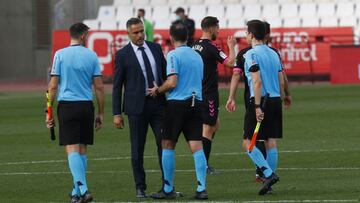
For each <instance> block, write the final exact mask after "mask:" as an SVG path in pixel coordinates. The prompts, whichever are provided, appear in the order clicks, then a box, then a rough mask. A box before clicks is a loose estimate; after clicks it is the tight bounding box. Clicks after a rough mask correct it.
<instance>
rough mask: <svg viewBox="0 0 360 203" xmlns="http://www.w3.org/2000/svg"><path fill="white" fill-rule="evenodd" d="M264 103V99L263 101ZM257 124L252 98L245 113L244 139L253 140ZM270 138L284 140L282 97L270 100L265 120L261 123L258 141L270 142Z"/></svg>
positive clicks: (265, 111)
mask: <svg viewBox="0 0 360 203" xmlns="http://www.w3.org/2000/svg"><path fill="white" fill-rule="evenodd" d="M262 102H263V98H262V99H261V103H262ZM256 123H257V121H256V112H255V105H254V98H251V99H250V103H249V107H248V108H247V109H246V113H245V120H244V139H249V140H251V138H252V136H253V133H254V130H255V126H256ZM269 138H282V104H281V99H280V97H270V98H268V99H267V102H266V105H265V110H264V120H263V121H262V122H261V126H260V129H259V132H258V136H257V140H268V139H269Z"/></svg>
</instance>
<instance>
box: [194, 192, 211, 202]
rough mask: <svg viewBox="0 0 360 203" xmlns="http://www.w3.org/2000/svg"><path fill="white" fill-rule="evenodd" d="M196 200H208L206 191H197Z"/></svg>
mask: <svg viewBox="0 0 360 203" xmlns="http://www.w3.org/2000/svg"><path fill="white" fill-rule="evenodd" d="M194 198H195V199H199V200H205V199H208V194H207V192H206V191H205V190H203V191H201V192H198V191H196V193H195V197H194Z"/></svg>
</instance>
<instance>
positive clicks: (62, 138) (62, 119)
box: [57, 101, 94, 145]
mask: <svg viewBox="0 0 360 203" xmlns="http://www.w3.org/2000/svg"><path fill="white" fill-rule="evenodd" d="M57 114H58V120H59V144H60V145H71V144H86V145H92V144H93V143H94V105H93V103H92V101H60V102H59V105H58V108H57Z"/></svg>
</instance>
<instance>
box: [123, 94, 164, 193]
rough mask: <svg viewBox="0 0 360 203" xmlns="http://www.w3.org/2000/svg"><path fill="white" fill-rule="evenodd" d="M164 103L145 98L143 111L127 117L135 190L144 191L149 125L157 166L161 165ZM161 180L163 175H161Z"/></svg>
mask: <svg viewBox="0 0 360 203" xmlns="http://www.w3.org/2000/svg"><path fill="white" fill-rule="evenodd" d="M164 115H165V101H164V100H163V99H161V98H157V97H156V98H151V97H146V98H145V104H144V109H143V111H142V112H141V113H140V114H139V115H128V119H129V127H130V141H131V163H132V169H133V175H134V180H135V185H136V189H142V190H146V180H145V179H146V175H145V170H144V148H145V142H146V134H147V131H148V127H149V124H150V126H151V128H152V130H153V133H154V135H155V140H156V145H157V154H158V158H159V165H160V168H161V172H162V165H161V154H162V148H161V139H162V133H163V129H164V127H163V126H164ZM162 180H163V173H162Z"/></svg>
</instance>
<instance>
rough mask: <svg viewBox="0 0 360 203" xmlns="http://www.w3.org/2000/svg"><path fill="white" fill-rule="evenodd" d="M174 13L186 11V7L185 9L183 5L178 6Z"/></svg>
mask: <svg viewBox="0 0 360 203" xmlns="http://www.w3.org/2000/svg"><path fill="white" fill-rule="evenodd" d="M174 13H176V14H178V13H185V9H183V8H182V7H178V8H177V9H176V10H175V12H174Z"/></svg>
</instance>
